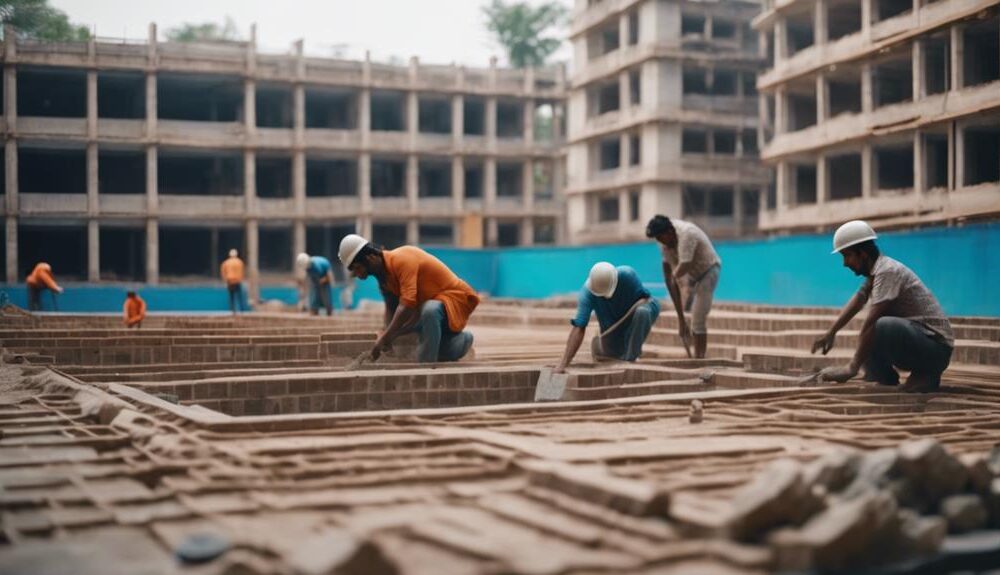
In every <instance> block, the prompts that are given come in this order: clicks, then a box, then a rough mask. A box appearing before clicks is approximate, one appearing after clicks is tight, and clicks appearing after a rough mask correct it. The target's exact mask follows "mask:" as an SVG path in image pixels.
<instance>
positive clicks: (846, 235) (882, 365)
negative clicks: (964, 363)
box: [812, 220, 955, 392]
mask: <svg viewBox="0 0 1000 575" xmlns="http://www.w3.org/2000/svg"><path fill="white" fill-rule="evenodd" d="M876 239H877V236H876V235H875V231H874V230H872V228H871V226H869V225H868V224H867V223H865V222H863V221H861V220H854V221H850V222H847V223H846V224H844V225H842V226H840V228H838V229H837V232H836V233H835V234H834V236H833V252H832V253H834V254H836V253H839V254H840V255H841V256H842V257H843V259H844V267H846V268H849V269H850V270H851V271H852V272H854V273H855V275H858V276H863V277H864V278H865V282H864V283H863V284H862V285H861V288H860V289H858V291H857V293H855V294H854V297H852V298H851V299H850V301H848V302H847V305H845V306H844V309H843V310H842V311H841V312H840V317H838V318H837V321H836V322H834V324H833V326H831V327H830V329H829V330H828V331H827V332H826V333H825V334H823V335H822V336H821V337H819V338H817V339H816V341H815V342H813V345H812V353H816V351H817V350H821V351H822V352H823V355H826V354H827V353H828V352H829V351H830V349H832V348H833V344H834V338H835V337H836V335H837V332H838V331H840V329H841V328H842V327H844V326H845V325H847V323H848V322H849V321H851V318H853V317H854V316H855V315H857V313H858V312H859V311H861V309H862V308H864V307H865V304H866V303H868V304H870V305H869V306H868V316H867V317H866V318H865V322H864V324H863V325H862V326H861V333H860V334H859V335H858V347H857V349H856V350H855V352H854V358H853V359H852V360H851V363H850V364H848V365H847V366H845V367H828V368H826V369H823V370H822V371H820V372H819V374H818V376H817V378H818V379H819V380H820V381H835V382H840V383H842V382H845V381H847V380H849V379H851V378H852V377H854V376H855V375H857V373H858V370H859V369H860V368H861V366H864V368H865V380H866V381H873V382H877V383H879V384H881V385H898V384H899V373H897V372H896V368H900V369H905V370H909V371H910V376H909V378H908V379H907V380H906V383H905V384H903V385H902V386H900V389H902V390H903V391H910V392H928V391H935V390H936V389H937V388H938V386H939V385H940V384H941V373H942V372H944V370H945V368H947V367H948V364H949V363H950V361H951V352H952V350H953V349H954V347H955V336H954V335H953V334H952V331H951V323H950V322H949V321H948V318H947V317H945V315H944V311H943V310H942V309H941V306H940V305H939V304H938V301H937V299H935V298H934V295H933V294H932V293H931V292H930V290H928V289H927V287H926V286H924V284H923V283H922V282H921V281H920V278H918V277H917V275H916V274H914V273H913V272H912V271H911V270H910V269H909V268H907V267H906V266H904V265H903V264H901V263H899V262H898V261H896V260H894V259H892V258H890V257H888V256H886V255H882V253H881V252H880V251H879V249H878V246H876V245H875V240H876Z"/></svg>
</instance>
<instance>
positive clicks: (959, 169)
mask: <svg viewBox="0 0 1000 575" xmlns="http://www.w3.org/2000/svg"><path fill="white" fill-rule="evenodd" d="M951 133H952V142H953V145H954V147H953V148H952V149H953V150H955V153H954V154H953V157H954V159H953V160H952V161H953V164H952V173H954V174H955V180H954V183H953V184H954V187H953V188H952V189H954V190H960V189H962V188H963V187H965V126H963V125H962V124H960V123H959V122H952V129H951Z"/></svg>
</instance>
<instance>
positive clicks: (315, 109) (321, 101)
mask: <svg viewBox="0 0 1000 575" xmlns="http://www.w3.org/2000/svg"><path fill="white" fill-rule="evenodd" d="M305 98H306V128H326V129H329V130H356V129H357V128H358V94H357V92H356V91H354V90H334V89H329V88H306V89H305ZM380 103H383V101H382V100H380ZM387 106H388V107H391V105H387ZM377 113H378V114H387V115H391V114H392V112H388V111H385V110H383V109H382V108H379V109H378V112H377ZM375 116H376V108H375V97H374V96H372V129H373V130H379V129H386V130H395V129H400V130H402V129H403V128H394V127H389V128H376V127H375ZM401 118H402V116H400V119H399V120H398V121H399V122H400V123H402V119H401ZM383 119H385V118H383ZM387 121H389V122H390V123H391V122H393V121H396V120H395V118H392V119H387ZM393 125H395V124H393Z"/></svg>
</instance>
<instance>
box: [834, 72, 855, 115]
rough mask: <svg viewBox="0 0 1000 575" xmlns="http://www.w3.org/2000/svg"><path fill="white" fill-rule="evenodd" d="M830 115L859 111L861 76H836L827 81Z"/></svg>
mask: <svg viewBox="0 0 1000 575" xmlns="http://www.w3.org/2000/svg"><path fill="white" fill-rule="evenodd" d="M827 88H828V91H829V94H830V99H829V106H830V117H831V118H835V117H837V116H839V115H841V114H860V113H861V78H859V77H846V75H845V76H844V77H838V78H836V79H832V78H831V79H830V80H829V81H828V82H827Z"/></svg>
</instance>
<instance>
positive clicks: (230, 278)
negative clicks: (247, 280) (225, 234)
mask: <svg viewBox="0 0 1000 575" xmlns="http://www.w3.org/2000/svg"><path fill="white" fill-rule="evenodd" d="M239 256H240V254H239V252H237V251H236V250H229V257H228V258H226V261H224V262H222V265H221V266H219V273H220V274H221V275H222V281H224V282H226V289H228V290H229V309H231V310H233V315H236V306H237V305H239V307H240V311H246V306H244V305H243V260H241V259H240V257H239Z"/></svg>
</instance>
